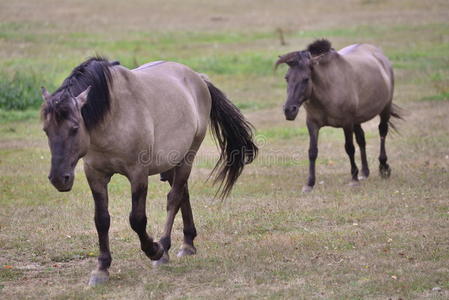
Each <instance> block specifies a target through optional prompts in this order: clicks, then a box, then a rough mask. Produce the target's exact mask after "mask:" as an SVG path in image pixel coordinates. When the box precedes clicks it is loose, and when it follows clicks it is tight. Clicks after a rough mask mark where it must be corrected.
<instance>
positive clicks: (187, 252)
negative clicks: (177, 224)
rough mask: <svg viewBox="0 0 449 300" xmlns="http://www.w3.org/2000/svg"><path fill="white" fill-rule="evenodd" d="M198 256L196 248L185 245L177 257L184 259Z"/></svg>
mask: <svg viewBox="0 0 449 300" xmlns="http://www.w3.org/2000/svg"><path fill="white" fill-rule="evenodd" d="M195 254H196V248H195V247H194V246H191V245H187V244H184V245H182V247H181V249H180V250H179V252H178V254H177V255H176V256H177V257H184V256H190V255H195Z"/></svg>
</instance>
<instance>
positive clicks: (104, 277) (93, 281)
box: [88, 270, 109, 286]
mask: <svg viewBox="0 0 449 300" xmlns="http://www.w3.org/2000/svg"><path fill="white" fill-rule="evenodd" d="M108 280H109V272H108V271H101V270H95V271H93V272H92V274H91V275H90V279H89V283H88V285H89V286H96V285H100V284H103V283H105V282H106V281H108Z"/></svg>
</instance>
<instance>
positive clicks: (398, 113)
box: [388, 104, 404, 132]
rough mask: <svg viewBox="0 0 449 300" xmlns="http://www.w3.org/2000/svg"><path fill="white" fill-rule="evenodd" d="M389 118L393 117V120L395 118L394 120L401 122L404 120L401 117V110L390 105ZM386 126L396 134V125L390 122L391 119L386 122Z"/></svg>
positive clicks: (397, 106) (394, 105)
mask: <svg viewBox="0 0 449 300" xmlns="http://www.w3.org/2000/svg"><path fill="white" fill-rule="evenodd" d="M390 116H391V117H393V118H396V119H400V120H403V119H404V117H403V109H402V108H401V107H400V106H399V105H396V104H391V109H390ZM388 125H390V127H391V128H392V129H393V130H394V131H396V132H398V129H397V128H396V125H395V124H394V123H393V122H392V121H391V118H390V120H389V121H388Z"/></svg>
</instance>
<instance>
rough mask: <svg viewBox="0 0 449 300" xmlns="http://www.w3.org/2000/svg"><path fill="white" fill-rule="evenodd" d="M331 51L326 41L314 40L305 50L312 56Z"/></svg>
mask: <svg viewBox="0 0 449 300" xmlns="http://www.w3.org/2000/svg"><path fill="white" fill-rule="evenodd" d="M331 49H332V45H331V43H330V42H329V41H328V40H326V39H320V40H316V41H315V42H313V43H312V44H310V45H309V46H308V47H307V50H308V51H309V52H310V54H311V55H312V56H317V55H321V54H324V53H327V52H329V51H330V50H331Z"/></svg>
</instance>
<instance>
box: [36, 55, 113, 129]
mask: <svg viewBox="0 0 449 300" xmlns="http://www.w3.org/2000/svg"><path fill="white" fill-rule="evenodd" d="M116 64H118V63H117V62H113V63H111V62H109V61H108V60H107V59H106V58H103V57H92V58H89V59H88V60H86V61H85V62H83V63H81V64H80V65H79V66H77V67H76V68H74V69H73V71H72V73H71V74H70V75H69V77H67V78H66V79H65V80H64V82H63V83H62V85H61V86H60V87H59V88H58V89H57V90H56V91H55V92H54V93H53V95H52V100H51V101H50V103H48V104H47V105H46V107H45V108H44V111H43V113H44V114H47V113H49V112H52V111H53V112H56V113H57V114H58V107H61V108H63V107H64V105H61V104H62V103H61V102H64V101H67V100H66V99H68V98H69V97H76V96H78V95H79V94H80V93H82V92H83V91H85V90H86V89H87V88H88V87H89V86H90V87H91V89H90V91H89V94H88V96H87V101H86V104H85V105H84V106H83V107H82V108H81V114H82V116H83V119H84V123H85V125H86V128H87V130H91V129H93V128H94V127H95V126H96V125H97V124H99V123H100V122H101V121H102V120H103V119H104V117H105V115H106V113H107V112H108V111H109V107H110V94H109V89H110V87H111V85H112V76H111V70H110V67H111V66H114V65H116ZM53 97H55V98H53Z"/></svg>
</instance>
